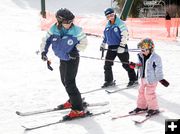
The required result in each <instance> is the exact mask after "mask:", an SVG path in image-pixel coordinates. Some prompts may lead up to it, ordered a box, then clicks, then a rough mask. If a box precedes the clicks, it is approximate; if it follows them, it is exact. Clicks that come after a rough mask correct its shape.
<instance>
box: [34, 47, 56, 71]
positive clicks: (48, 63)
mask: <svg viewBox="0 0 180 134" xmlns="http://www.w3.org/2000/svg"><path fill="white" fill-rule="evenodd" d="M39 53H40V51H39V50H37V51H36V54H37V55H38V54H39ZM46 61H47V68H48V69H49V70H51V71H53V68H52V66H51V61H50V60H48V58H47V59H46Z"/></svg>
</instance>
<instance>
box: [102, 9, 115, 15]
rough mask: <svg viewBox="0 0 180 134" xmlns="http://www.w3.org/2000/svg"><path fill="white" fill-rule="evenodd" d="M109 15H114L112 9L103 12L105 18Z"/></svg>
mask: <svg viewBox="0 0 180 134" xmlns="http://www.w3.org/2000/svg"><path fill="white" fill-rule="evenodd" d="M111 13H114V9H112V8H107V9H105V10H104V14H105V16H107V15H108V14H111Z"/></svg>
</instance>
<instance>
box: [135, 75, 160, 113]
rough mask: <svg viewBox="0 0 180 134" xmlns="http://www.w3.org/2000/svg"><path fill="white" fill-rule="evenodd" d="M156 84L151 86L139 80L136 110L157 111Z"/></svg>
mask: <svg viewBox="0 0 180 134" xmlns="http://www.w3.org/2000/svg"><path fill="white" fill-rule="evenodd" d="M157 84H158V82H155V83H153V84H147V82H146V80H145V79H144V78H142V79H141V83H140V87H139V94H138V99H137V107H138V108H143V109H145V108H148V109H153V110H156V109H158V108H159V107H158V102H157V97H156V93H155V90H156V87H157Z"/></svg>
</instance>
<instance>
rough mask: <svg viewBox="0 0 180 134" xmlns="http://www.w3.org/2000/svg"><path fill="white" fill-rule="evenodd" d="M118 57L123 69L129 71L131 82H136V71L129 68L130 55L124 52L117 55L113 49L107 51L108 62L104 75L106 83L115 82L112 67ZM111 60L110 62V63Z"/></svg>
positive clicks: (106, 62)
mask: <svg viewBox="0 0 180 134" xmlns="http://www.w3.org/2000/svg"><path fill="white" fill-rule="evenodd" d="M116 56H118V58H119V60H120V61H121V62H122V67H123V68H124V69H125V70H126V71H127V73H128V77H129V81H136V80H137V76H136V73H135V71H134V69H131V68H130V67H129V64H128V63H129V53H128V52H124V53H117V51H112V50H111V49H108V50H107V53H106V58H105V59H106V61H105V65H104V75H105V81H106V82H111V81H113V72H112V66H113V64H114V63H113V61H114V59H115V58H116ZM108 60H110V61H108Z"/></svg>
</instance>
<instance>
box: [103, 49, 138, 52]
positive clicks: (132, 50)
mask: <svg viewBox="0 0 180 134" xmlns="http://www.w3.org/2000/svg"><path fill="white" fill-rule="evenodd" d="M104 50H111V51H117V49H104ZM127 52H140V50H139V49H128V51H127Z"/></svg>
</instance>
